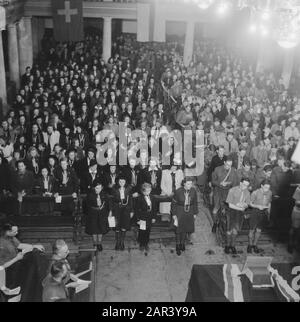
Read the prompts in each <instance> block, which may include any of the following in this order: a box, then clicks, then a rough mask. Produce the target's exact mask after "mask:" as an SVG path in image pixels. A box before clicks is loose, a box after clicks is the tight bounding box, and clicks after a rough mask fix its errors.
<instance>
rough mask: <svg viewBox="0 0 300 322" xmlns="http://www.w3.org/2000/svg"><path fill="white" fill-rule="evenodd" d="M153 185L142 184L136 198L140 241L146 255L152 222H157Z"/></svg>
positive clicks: (141, 248)
mask: <svg viewBox="0 0 300 322" xmlns="http://www.w3.org/2000/svg"><path fill="white" fill-rule="evenodd" d="M151 191H152V186H151V184H150V183H144V184H143V185H142V189H141V193H142V195H140V196H139V197H138V198H137V200H136V206H135V207H136V208H135V211H136V217H137V223H138V225H139V230H138V242H139V244H140V250H141V251H144V250H145V255H146V256H147V252H148V250H149V246H148V244H149V240H150V233H151V227H152V224H153V223H155V214H156V213H155V198H154V197H153V196H152V195H151Z"/></svg>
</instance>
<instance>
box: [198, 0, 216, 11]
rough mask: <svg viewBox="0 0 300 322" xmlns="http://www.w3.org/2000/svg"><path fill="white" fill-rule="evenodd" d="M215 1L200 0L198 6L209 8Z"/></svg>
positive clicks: (202, 8) (204, 8)
mask: <svg viewBox="0 0 300 322" xmlns="http://www.w3.org/2000/svg"><path fill="white" fill-rule="evenodd" d="M212 3H213V0H199V1H198V7H199V8H200V9H201V10H207V9H208V8H209V7H210V6H211V5H212Z"/></svg>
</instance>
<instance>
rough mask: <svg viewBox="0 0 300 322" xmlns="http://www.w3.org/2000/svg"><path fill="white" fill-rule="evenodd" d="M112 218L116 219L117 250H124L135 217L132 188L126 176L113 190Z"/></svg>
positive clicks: (119, 179) (120, 179) (121, 178)
mask: <svg viewBox="0 0 300 322" xmlns="http://www.w3.org/2000/svg"><path fill="white" fill-rule="evenodd" d="M111 209H112V216H113V217H114V218H115V224H116V227H115V231H116V247H115V250H122V251H123V250H124V249H125V245H124V240H125V236H126V231H129V230H130V229H131V219H132V217H133V206H132V194H131V187H130V186H127V180H126V177H125V176H122V175H120V176H119V178H118V179H117V185H116V187H115V188H114V190H113V197H112V208H111Z"/></svg>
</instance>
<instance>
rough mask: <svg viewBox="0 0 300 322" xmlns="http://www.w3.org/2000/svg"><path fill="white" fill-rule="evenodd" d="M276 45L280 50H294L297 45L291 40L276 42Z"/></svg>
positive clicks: (296, 42)
mask: <svg viewBox="0 0 300 322" xmlns="http://www.w3.org/2000/svg"><path fill="white" fill-rule="evenodd" d="M277 43H278V45H279V46H280V47H281V48H284V49H293V48H296V47H297V46H298V44H299V42H298V41H296V40H295V41H292V40H278V41H277Z"/></svg>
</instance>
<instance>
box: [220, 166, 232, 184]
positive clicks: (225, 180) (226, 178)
mask: <svg viewBox="0 0 300 322" xmlns="http://www.w3.org/2000/svg"><path fill="white" fill-rule="evenodd" d="M231 169H232V168H230V169H229V171H228V173H227V175H226V177H225V178H224V180H223V181H222V182H221V183H225V182H227V180H228V178H229V176H230V173H231Z"/></svg>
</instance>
